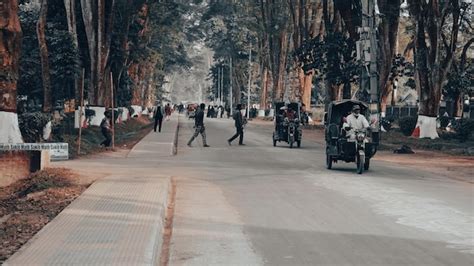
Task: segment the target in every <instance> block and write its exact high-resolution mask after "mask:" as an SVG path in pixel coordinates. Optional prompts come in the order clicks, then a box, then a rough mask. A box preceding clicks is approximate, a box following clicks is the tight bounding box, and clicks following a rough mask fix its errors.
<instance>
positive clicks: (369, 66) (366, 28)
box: [357, 0, 381, 133]
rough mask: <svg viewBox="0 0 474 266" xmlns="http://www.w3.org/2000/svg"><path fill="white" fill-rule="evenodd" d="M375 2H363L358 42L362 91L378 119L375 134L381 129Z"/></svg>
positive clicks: (368, 0) (370, 0)
mask: <svg viewBox="0 0 474 266" xmlns="http://www.w3.org/2000/svg"><path fill="white" fill-rule="evenodd" d="M375 11H376V3H375V0H362V27H361V28H359V34H360V41H358V42H357V58H358V59H361V60H362V62H364V66H363V67H362V73H361V79H360V89H361V91H363V92H368V93H369V95H370V98H369V99H362V100H364V101H368V103H369V107H370V111H371V116H372V118H376V121H377V127H376V128H373V132H377V133H378V132H379V129H380V111H381V108H380V87H379V73H378V67H377V52H378V50H377V47H378V46H377V23H376V20H377V17H376V16H377V15H376V12H375Z"/></svg>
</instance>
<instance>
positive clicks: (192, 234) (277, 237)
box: [144, 119, 474, 265]
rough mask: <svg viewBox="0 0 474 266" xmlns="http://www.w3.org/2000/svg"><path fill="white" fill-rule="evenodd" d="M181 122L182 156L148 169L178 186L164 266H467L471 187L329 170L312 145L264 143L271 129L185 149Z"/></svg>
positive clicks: (186, 125)
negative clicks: (238, 140)
mask: <svg viewBox="0 0 474 266" xmlns="http://www.w3.org/2000/svg"><path fill="white" fill-rule="evenodd" d="M181 121H182V122H181V129H180V136H179V144H178V146H179V147H178V155H177V156H176V157H174V158H150V159H147V160H146V161H144V163H146V164H150V163H156V164H157V167H158V169H160V170H159V171H160V172H161V173H163V174H170V175H172V176H174V178H175V181H176V184H177V194H176V209H175V216H174V226H173V235H172V239H171V247H170V249H171V251H170V254H171V255H170V265H474V218H473V217H474V202H473V200H474V190H473V186H472V184H468V183H463V182H459V181H454V180H450V179H447V178H445V177H441V176H436V175H433V174H430V173H427V172H424V171H423V170H421V169H403V168H402V167H400V166H392V165H389V164H384V163H381V162H376V161H374V162H373V163H372V165H371V170H370V171H368V172H366V173H364V174H363V175H357V174H356V173H355V166H354V165H352V164H345V163H344V164H337V165H336V166H335V167H334V168H335V169H334V170H332V171H328V170H326V169H325V165H324V164H325V161H324V150H323V147H322V146H321V145H320V144H317V143H312V142H309V141H305V140H303V144H302V148H301V149H289V148H288V147H287V145H285V144H283V143H282V144H281V145H280V146H278V147H272V143H271V128H269V127H268V126H259V125H252V124H251V125H250V126H249V128H248V129H247V131H246V133H245V143H246V144H247V146H232V147H229V146H228V145H227V143H226V139H227V138H228V137H229V136H231V135H232V134H233V128H232V121H230V120H226V119H223V120H206V125H207V135H208V142H209V144H210V145H211V147H210V148H203V147H202V143H201V140H200V139H198V141H195V142H194V145H193V146H194V147H193V148H188V147H187V146H186V145H185V143H186V142H187V140H188V138H189V136H190V135H191V133H192V124H191V122H190V121H188V120H186V119H182V120H181Z"/></svg>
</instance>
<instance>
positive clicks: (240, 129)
mask: <svg viewBox="0 0 474 266" xmlns="http://www.w3.org/2000/svg"><path fill="white" fill-rule="evenodd" d="M241 109H242V105H241V104H240V103H239V104H237V108H236V110H235V113H234V114H233V116H232V117H233V118H234V121H235V129H236V131H237V132H236V133H235V135H234V136H232V138H230V139H228V140H227V143H229V146H230V145H232V141H233V140H234V139H236V138H237V137H239V145H245V144H244V143H243V141H244V118H243V117H242V112H241V111H240V110H241Z"/></svg>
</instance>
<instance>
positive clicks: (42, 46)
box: [36, 0, 52, 113]
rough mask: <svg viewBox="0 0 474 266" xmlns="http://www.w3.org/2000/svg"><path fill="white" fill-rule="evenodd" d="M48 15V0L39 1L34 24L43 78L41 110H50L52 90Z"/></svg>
mask: <svg viewBox="0 0 474 266" xmlns="http://www.w3.org/2000/svg"><path fill="white" fill-rule="evenodd" d="M47 15H48V0H42V1H41V9H40V15H39V19H38V23H37V24H36V33H37V35H38V43H39V50H40V58H41V74H42V80H43V112H45V113H47V112H51V109H52V92H51V77H50V71H49V53H48V45H47V43H46V19H47Z"/></svg>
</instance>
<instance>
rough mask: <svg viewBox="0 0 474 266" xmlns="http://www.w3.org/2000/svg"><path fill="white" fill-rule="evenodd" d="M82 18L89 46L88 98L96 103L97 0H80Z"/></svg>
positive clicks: (92, 102) (97, 96)
mask: <svg viewBox="0 0 474 266" xmlns="http://www.w3.org/2000/svg"><path fill="white" fill-rule="evenodd" d="M81 9H82V19H83V21H84V27H85V31H86V36H87V45H88V47H89V59H90V69H89V70H90V80H89V100H90V103H91V104H93V105H97V104H98V98H99V95H98V88H97V79H98V76H97V51H98V48H97V31H96V28H95V26H94V25H95V24H96V21H97V1H95V0H81Z"/></svg>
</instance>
